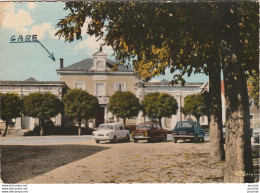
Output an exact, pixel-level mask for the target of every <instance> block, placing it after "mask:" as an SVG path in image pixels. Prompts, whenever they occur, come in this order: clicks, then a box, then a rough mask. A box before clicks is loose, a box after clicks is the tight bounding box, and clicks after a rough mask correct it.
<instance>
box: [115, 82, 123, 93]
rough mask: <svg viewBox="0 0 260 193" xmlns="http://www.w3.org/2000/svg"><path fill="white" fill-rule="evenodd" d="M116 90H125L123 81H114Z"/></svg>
mask: <svg viewBox="0 0 260 193" xmlns="http://www.w3.org/2000/svg"><path fill="white" fill-rule="evenodd" d="M115 90H116V91H125V83H115Z"/></svg>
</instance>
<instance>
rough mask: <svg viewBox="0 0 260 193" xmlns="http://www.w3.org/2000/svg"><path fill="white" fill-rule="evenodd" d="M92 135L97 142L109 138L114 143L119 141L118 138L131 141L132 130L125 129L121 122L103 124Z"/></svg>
mask: <svg viewBox="0 0 260 193" xmlns="http://www.w3.org/2000/svg"><path fill="white" fill-rule="evenodd" d="M92 135H93V138H94V139H95V140H96V143H99V142H100V141H107V140H110V141H111V142H113V143H116V142H118V140H126V141H130V132H129V131H128V130H126V129H124V128H123V126H122V124H121V123H104V124H101V125H99V128H98V130H97V131H94V132H93V134H92Z"/></svg>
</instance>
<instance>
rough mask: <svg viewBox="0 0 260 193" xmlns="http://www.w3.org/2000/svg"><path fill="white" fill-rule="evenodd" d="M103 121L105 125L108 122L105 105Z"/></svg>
mask: <svg viewBox="0 0 260 193" xmlns="http://www.w3.org/2000/svg"><path fill="white" fill-rule="evenodd" d="M104 111H105V112H104V119H105V123H107V122H108V117H107V105H105V106H104Z"/></svg>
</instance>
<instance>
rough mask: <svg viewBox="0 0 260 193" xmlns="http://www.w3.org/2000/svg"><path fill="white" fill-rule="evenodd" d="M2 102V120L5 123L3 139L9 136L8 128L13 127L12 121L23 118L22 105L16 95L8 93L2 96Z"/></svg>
mask: <svg viewBox="0 0 260 193" xmlns="http://www.w3.org/2000/svg"><path fill="white" fill-rule="evenodd" d="M0 100H1V119H2V120H3V121H5V131H4V133H3V137H4V136H6V134H7V129H8V126H11V125H13V124H14V123H13V121H12V119H15V118H17V117H20V116H21V110H22V103H21V100H20V97H19V96H18V95H17V94H15V93H6V94H1V95H0Z"/></svg>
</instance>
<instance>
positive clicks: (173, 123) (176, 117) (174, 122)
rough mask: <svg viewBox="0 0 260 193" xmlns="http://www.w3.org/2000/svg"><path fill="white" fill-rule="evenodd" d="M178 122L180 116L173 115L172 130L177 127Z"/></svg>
mask: <svg viewBox="0 0 260 193" xmlns="http://www.w3.org/2000/svg"><path fill="white" fill-rule="evenodd" d="M177 122H178V116H177V115H172V118H171V128H172V129H173V128H174V127H175V125H176V123H177Z"/></svg>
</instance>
